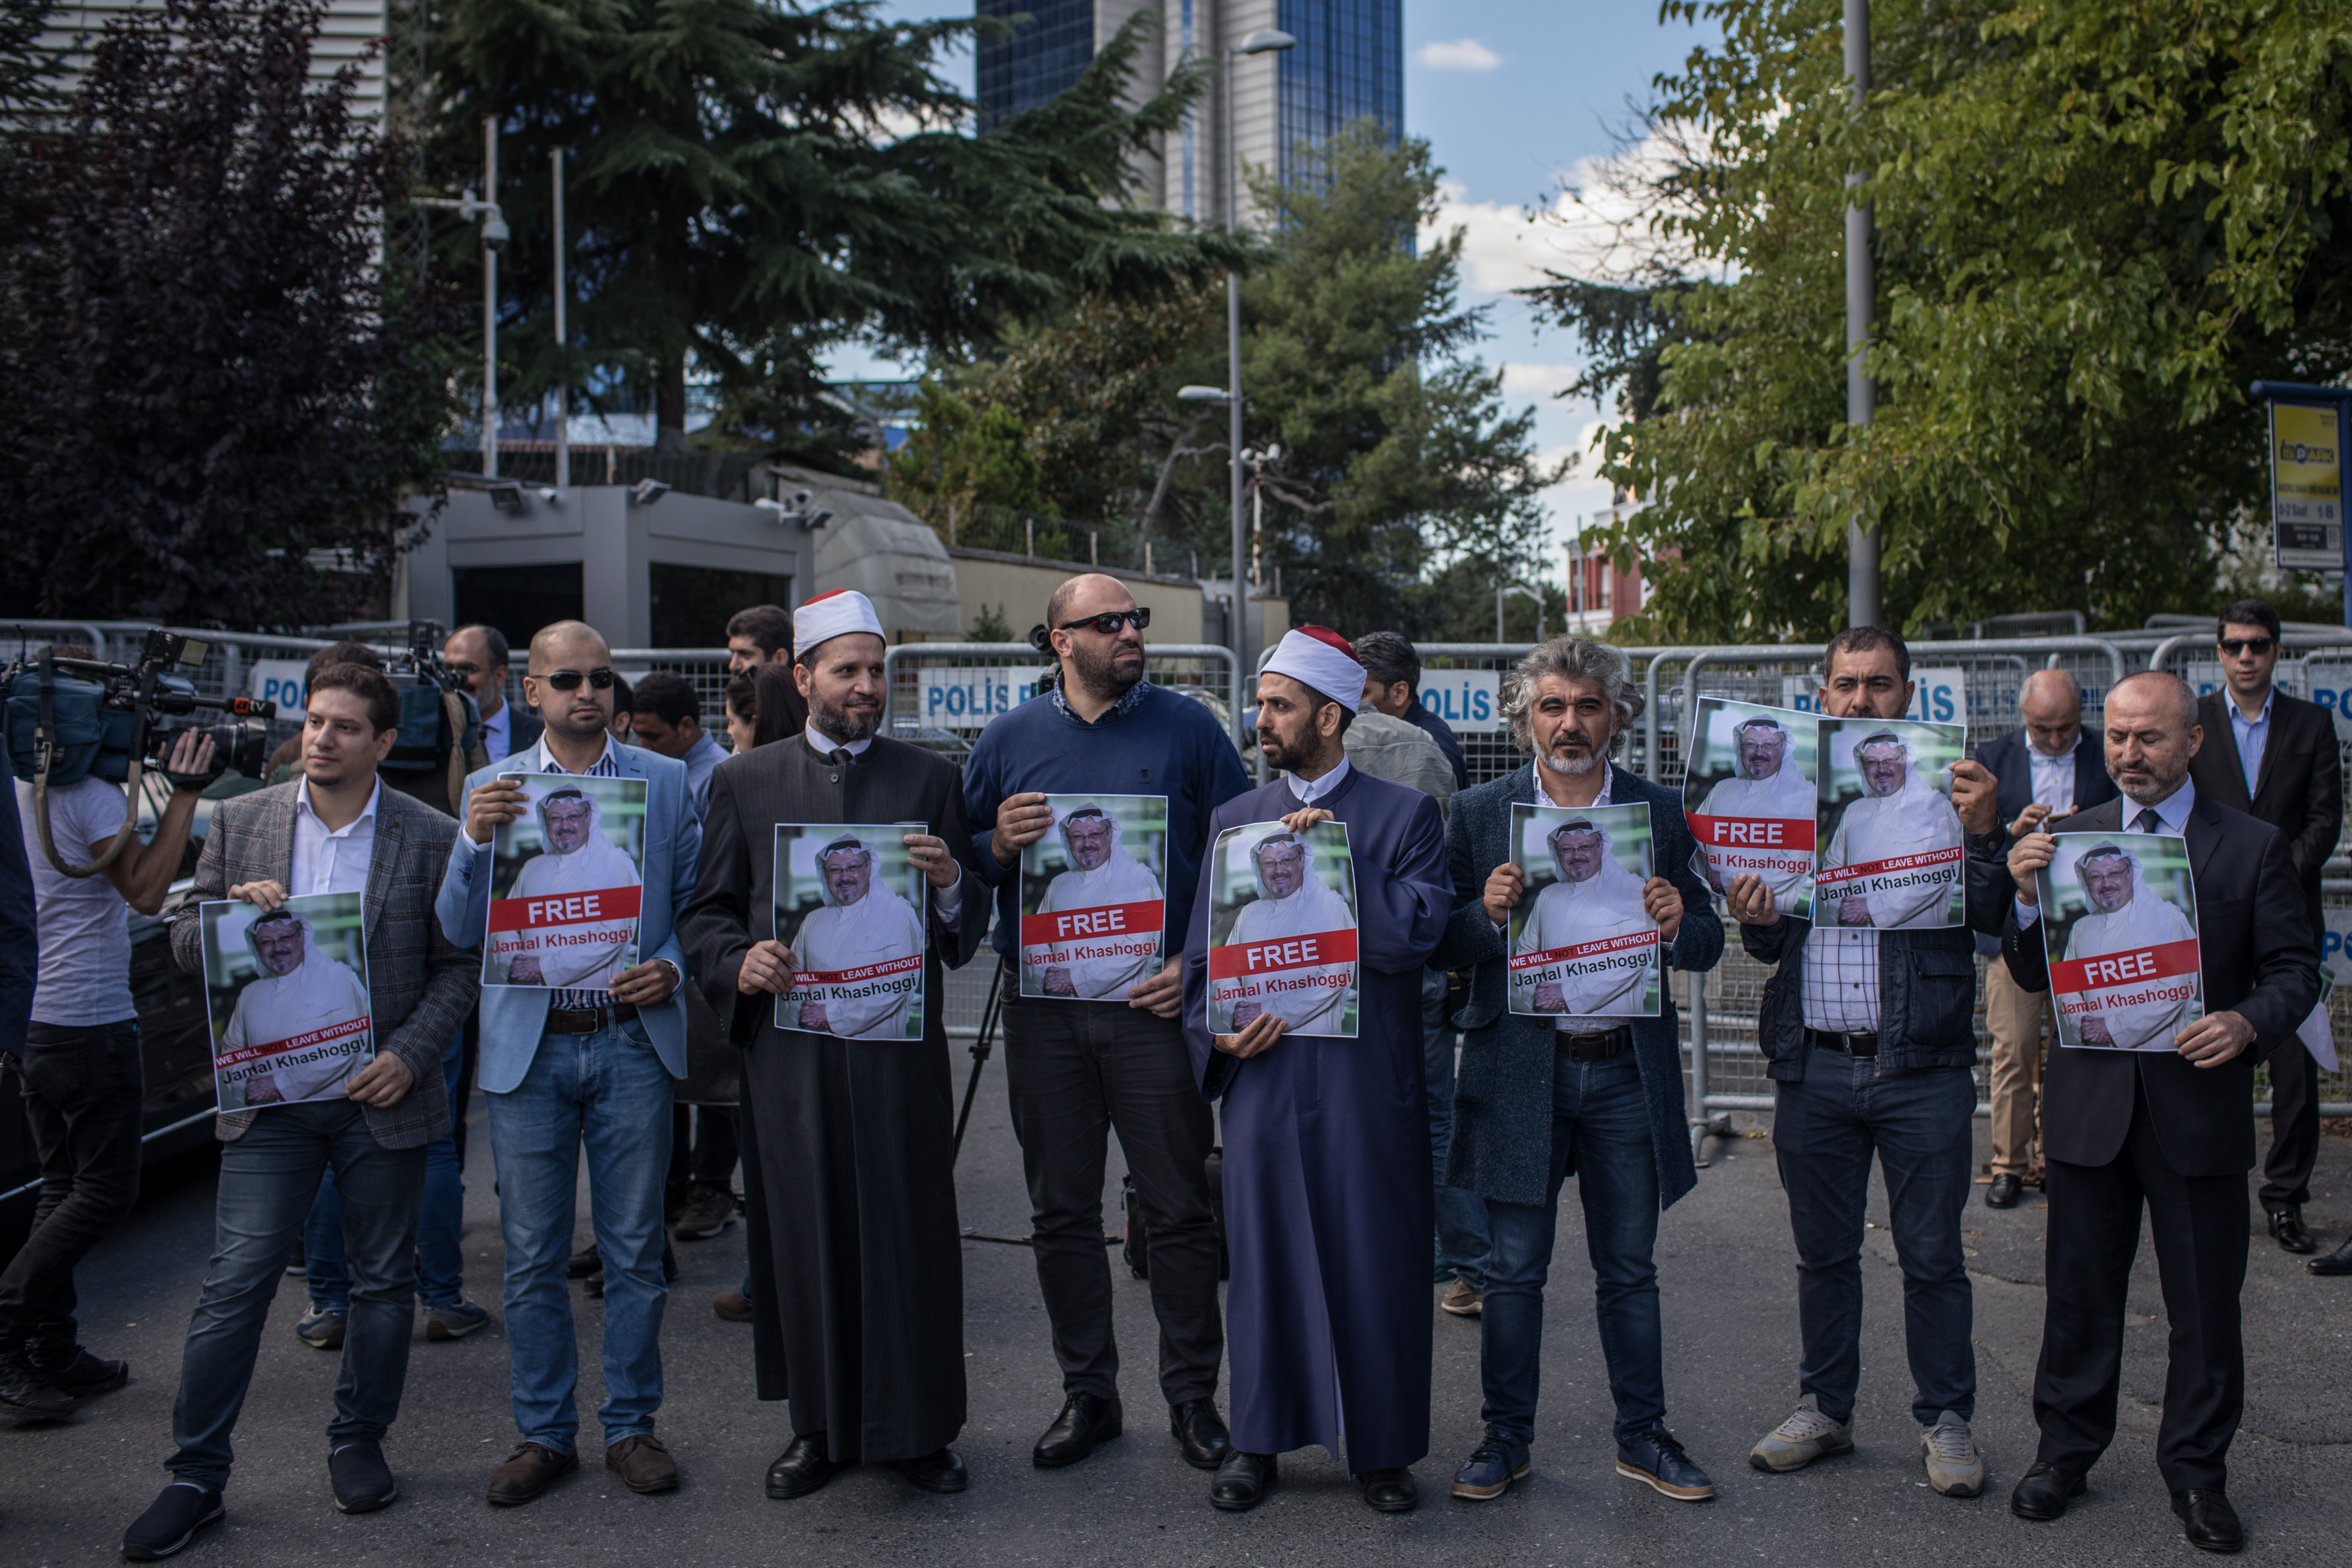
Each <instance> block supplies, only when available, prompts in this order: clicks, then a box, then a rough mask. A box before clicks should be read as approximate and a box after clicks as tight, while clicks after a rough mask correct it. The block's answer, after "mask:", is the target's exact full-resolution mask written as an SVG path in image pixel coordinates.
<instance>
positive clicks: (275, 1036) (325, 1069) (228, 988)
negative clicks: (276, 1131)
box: [196, 893, 375, 1112]
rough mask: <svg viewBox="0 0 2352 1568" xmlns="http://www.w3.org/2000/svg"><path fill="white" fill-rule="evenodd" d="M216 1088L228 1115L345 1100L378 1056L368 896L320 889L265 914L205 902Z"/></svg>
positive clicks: (201, 908)
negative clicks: (307, 1102)
mask: <svg viewBox="0 0 2352 1568" xmlns="http://www.w3.org/2000/svg"><path fill="white" fill-rule="evenodd" d="M196 915H197V919H198V921H199V922H200V925H201V928H202V931H203V938H204V950H205V1017H206V1021H207V1022H208V1023H209V1024H210V1025H211V1026H212V1041H213V1087H214V1089H215V1092H216V1093H217V1094H218V1095H219V1097H220V1108H221V1110H223V1111H224V1112H227V1111H233V1110H258V1109H259V1108H261V1107H263V1106H266V1105H299V1104H300V1103H301V1102H302V1101H304V1100H341V1098H342V1097H343V1089H344V1088H345V1086H347V1085H348V1084H349V1083H350V1082H351V1079H352V1074H353V1073H356V1072H358V1071H359V1070H360V1068H363V1067H365V1066H366V1065H367V1064H368V1063H369V1061H371V1060H372V1059H373V1058H374V1056H375V1030H374V1025H373V1022H372V1021H371V1018H370V1016H369V1014H370V1005H369V1002H368V983H367V942H366V938H365V937H364V935H363V934H362V932H363V931H364V928H365V925H366V920H367V910H366V895H365V894H362V893H311V894H307V895H305V896H303V897H301V898H296V899H289V900H286V901H285V902H284V903H283V904H280V905H279V906H278V908H277V909H275V910H270V911H268V912H267V913H265V912H264V911H263V910H261V909H259V908H258V907H257V906H256V905H253V904H248V903H247V902H245V901H244V900H242V899H220V900H211V901H208V902H206V903H203V904H200V905H198V906H197V908H196Z"/></svg>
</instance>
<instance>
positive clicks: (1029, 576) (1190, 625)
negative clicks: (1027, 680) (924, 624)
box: [940, 550, 1202, 643]
mask: <svg viewBox="0 0 2352 1568" xmlns="http://www.w3.org/2000/svg"><path fill="white" fill-rule="evenodd" d="M948 553H949V554H950V556H951V557H953V558H954V561H955V573H956V586H957V588H958V590H959V592H960V593H961V595H962V598H963V629H964V633H965V635H967V636H969V635H970V633H971V624H972V622H973V621H974V620H976V619H978V618H979V616H980V614H981V611H982V607H983V606H985V607H990V608H994V607H998V606H1002V608H1003V615H1004V620H1005V624H1006V625H1008V626H1011V627H1012V628H1013V640H1014V641H1016V642H1018V641H1020V640H1021V639H1022V638H1024V637H1027V636H1028V635H1029V628H1030V627H1031V626H1035V625H1036V624H1037V623H1038V622H1040V621H1042V620H1044V619H1045V601H1046V600H1047V599H1048V598H1050V597H1051V596H1052V595H1053V592H1054V590H1055V588H1056V587H1059V586H1060V585H1061V584H1063V583H1066V582H1067V581H1068V580H1069V579H1070V578H1071V577H1073V576H1076V574H1079V573H1081V572H1085V571H1087V570H1090V568H1087V567H1084V566H1073V565H1070V564H1068V563H1064V562H1058V561H1055V562H1045V561H1037V560H1033V559H1031V558H1029V557H1027V556H1021V555H1003V554H999V553H998V552H995V551H992V550H951V551H950V552H948ZM1105 575H1106V576H1111V577H1116V578H1118V580H1119V581H1120V582H1122V583H1124V584H1127V588H1128V592H1129V593H1130V594H1133V595H1135V602H1136V603H1137V604H1139V605H1146V606H1149V607H1150V611H1151V630H1150V632H1148V633H1146V634H1145V636H1146V637H1148V638H1149V639H1150V641H1152V642H1159V643H1196V642H1199V641H1201V640H1202V639H1201V587H1200V584H1197V583H1195V582H1193V581H1192V579H1191V578H1190V577H1174V578H1171V577H1146V576H1145V575H1143V574H1142V573H1140V572H1108V573H1106V574H1105ZM940 640H942V641H944V640H947V639H944V638H942V639H940Z"/></svg>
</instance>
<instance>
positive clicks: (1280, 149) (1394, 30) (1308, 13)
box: [1276, 0, 1404, 179]
mask: <svg viewBox="0 0 2352 1568" xmlns="http://www.w3.org/2000/svg"><path fill="white" fill-rule="evenodd" d="M1280 15H1281V17H1282V20H1281V21H1280V22H1278V23H1276V26H1279V27H1280V28H1281V29H1282V30H1283V31H1284V32H1286V33H1288V34H1289V35H1290V36H1291V37H1294V38H1297V40H1298V47H1297V48H1295V49H1291V50H1288V51H1286V52H1285V53H1284V54H1282V55H1279V56H1277V57H1276V58H1277V59H1279V60H1280V61H1281V66H1280V69H1281V73H1282V75H1281V99H1280V105H1279V109H1278V115H1279V121H1280V127H1279V129H1280V136H1279V140H1278V143H1277V146H1276V151H1277V153H1279V155H1280V157H1281V159H1282V165H1281V166H1282V173H1283V175H1284V177H1285V178H1286V179H1287V178H1288V176H1289V174H1290V160H1291V154H1292V153H1293V152H1294V151H1295V150H1296V149H1297V146H1298V144H1299V143H1300V142H1307V143H1308V144H1309V145H1313V144H1315V143H1318V142H1322V141H1324V140H1325V139H1326V138H1328V137H1329V136H1330V135H1332V134H1333V133H1334V132H1337V131H1339V129H1340V128H1341V127H1342V126H1346V125H1350V124H1353V123H1354V122H1355V121H1359V120H1361V119H1363V118H1365V117H1366V116H1367V115H1369V116H1370V117H1371V118H1372V119H1374V120H1377V121H1380V122H1381V128H1382V129H1383V130H1385V131H1386V132H1388V133H1389V140H1390V141H1391V142H1393V141H1395V140H1396V139H1397V137H1398V136H1400V135H1402V133H1403V132H1404V0H1281V10H1280Z"/></svg>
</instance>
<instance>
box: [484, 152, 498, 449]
mask: <svg viewBox="0 0 2352 1568" xmlns="http://www.w3.org/2000/svg"><path fill="white" fill-rule="evenodd" d="M482 201H483V203H484V204H485V205H488V206H489V207H491V208H493V209H495V208H496V207H497V206H498V204H499V121H498V117H497V116H495V115H489V114H486V115H484V116H482ZM482 472H483V473H484V474H486V475H488V477H489V478H491V479H496V478H498V474H499V247H497V246H495V245H492V244H491V243H490V242H489V239H488V236H487V234H486V235H485V237H484V238H483V241H482Z"/></svg>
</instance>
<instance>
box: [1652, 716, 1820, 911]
mask: <svg viewBox="0 0 2352 1568" xmlns="http://www.w3.org/2000/svg"><path fill="white" fill-rule="evenodd" d="M1693 708H1694V711H1693V713H1692V715H1691V733H1690V741H1689V743H1688V745H1686V746H1685V748H1684V752H1683V763H1684V766H1683V812H1684V815H1685V816H1687V817H1688V818H1689V821H1690V827H1691V835H1692V837H1695V838H1696V839H1697V840H1698V855H1697V858H1696V863H1695V864H1694V865H1693V867H1692V869H1693V870H1695V871H1696V872H1697V873H1698V874H1699V876H1700V878H1701V879H1703V880H1704V881H1705V882H1706V885H1707V886H1708V887H1709V888H1712V889H1715V891H1717V892H1718V893H1720V892H1722V891H1724V890H1725V889H1727V888H1728V887H1730V886H1731V883H1732V879H1734V878H1737V877H1743V876H1757V877H1761V878H1762V879H1764V885H1765V886H1766V887H1767V888H1769V889H1771V891H1772V905H1773V908H1774V909H1775V910H1779V911H1780V913H1781V914H1784V915H1795V916H1798V917H1800V918H1802V917H1805V916H1808V915H1810V914H1811V912H1812V899H1813V842H1814V831H1815V826H1816V824H1817V823H1818V821H1819V818H1820V815H1821V810H1820V807H1821V802H1820V796H1819V794H1818V792H1817V791H1816V790H1815V789H1814V787H1813V776H1814V773H1813V769H1814V758H1815V755H1816V752H1817V750H1818V747H1817V736H1816V732H1815V731H1816V727H1817V723H1818V721H1816V720H1815V718H1814V716H1813V715H1812V714H1811V713H1800V712H1797V711H1796V710H1792V709H1787V708H1766V707H1763V706H1761V705H1759V704H1758V703H1754V702H1740V701H1737V700H1733V699H1731V698H1728V697H1701V698H1699V699H1698V700H1697V701H1696V703H1695V704H1693Z"/></svg>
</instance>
